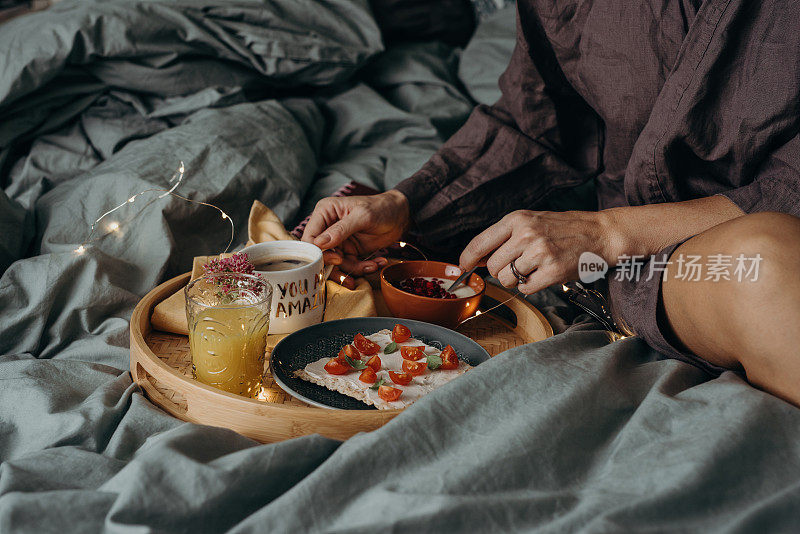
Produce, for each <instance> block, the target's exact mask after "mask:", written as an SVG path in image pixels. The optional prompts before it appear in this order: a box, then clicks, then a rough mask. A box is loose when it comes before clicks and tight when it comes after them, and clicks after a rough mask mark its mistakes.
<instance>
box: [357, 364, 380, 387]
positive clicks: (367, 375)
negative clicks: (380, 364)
mask: <svg viewBox="0 0 800 534" xmlns="http://www.w3.org/2000/svg"><path fill="white" fill-rule="evenodd" d="M358 379H359V380H361V381H362V382H365V383H367V384H374V383H375V381H376V380H377V379H378V375H376V374H375V371H374V370H373V369H372V367H367V368H366V369H364V370H363V371H361V374H360V375H358Z"/></svg>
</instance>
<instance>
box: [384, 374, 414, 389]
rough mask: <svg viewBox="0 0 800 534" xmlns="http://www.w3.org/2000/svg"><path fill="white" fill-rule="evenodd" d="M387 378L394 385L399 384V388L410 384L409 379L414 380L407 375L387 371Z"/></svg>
mask: <svg viewBox="0 0 800 534" xmlns="http://www.w3.org/2000/svg"><path fill="white" fill-rule="evenodd" d="M389 378H391V379H392V382H394V383H395V384H400V385H401V386H407V385H409V384H410V383H411V379H412V378H414V377H413V376H411V375H410V374H409V373H395V372H394V371H389Z"/></svg>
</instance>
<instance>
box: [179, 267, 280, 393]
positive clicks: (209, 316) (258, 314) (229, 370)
mask: <svg viewBox="0 0 800 534" xmlns="http://www.w3.org/2000/svg"><path fill="white" fill-rule="evenodd" d="M271 297H272V288H271V287H270V286H269V284H267V283H266V282H264V281H263V280H260V279H259V278H258V277H254V276H251V275H247V274H239V273H224V274H212V275H207V276H205V277H203V278H200V279H197V280H195V281H193V282H192V283H190V284H189V286H187V288H186V318H187V320H188V323H189V348H190V349H191V353H192V376H193V377H194V378H195V379H197V380H198V381H200V382H202V383H203V384H207V385H209V386H213V387H215V388H218V389H221V390H223V391H228V392H230V393H235V394H237V395H244V396H246V397H256V396H257V395H258V394H259V393H260V392H261V386H262V379H263V375H264V370H265V369H264V363H265V360H266V354H265V352H266V348H267V333H268V332H269V310H270V302H271Z"/></svg>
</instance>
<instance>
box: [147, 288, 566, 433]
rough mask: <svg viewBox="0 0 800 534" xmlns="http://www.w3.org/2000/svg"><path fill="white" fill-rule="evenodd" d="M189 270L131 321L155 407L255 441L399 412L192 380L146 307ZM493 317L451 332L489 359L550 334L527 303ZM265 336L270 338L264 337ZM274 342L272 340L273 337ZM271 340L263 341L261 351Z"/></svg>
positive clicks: (378, 421) (362, 423)
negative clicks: (253, 395)
mask: <svg viewBox="0 0 800 534" xmlns="http://www.w3.org/2000/svg"><path fill="white" fill-rule="evenodd" d="M189 277H190V273H186V274H184V275H181V276H177V277H175V278H173V279H172V280H168V281H167V282H164V283H163V284H161V285H160V286H158V287H156V288H155V289H153V290H152V291H150V292H149V293H148V294H147V295H145V297H144V298H143V299H142V300H141V301H140V302H139V304H137V306H136V308H135V309H134V310H133V315H132V316H131V375H132V376H133V380H134V381H135V382H136V383H137V384H138V385H139V386H140V387H141V388H142V390H144V393H145V395H146V396H147V397H148V398H149V399H150V401H152V402H153V403H154V404H156V405H157V406H159V407H161V408H162V409H164V410H165V411H166V412H168V413H170V414H172V415H173V416H175V417H177V418H178V419H182V420H184V421H189V422H192V423H200V424H205V425H211V426H218V427H224V428H229V429H231V430H234V431H236V432H239V433H240V434H243V435H245V436H248V437H250V438H253V439H255V440H257V441H260V442H262V443H271V442H275V441H282V440H285V439H291V438H296V437H299V436H303V435H306V434H321V435H323V436H326V437H329V438H334V439H341V440H344V439H347V438H349V437H351V436H353V435H354V434H356V433H358V432H368V431H370V430H375V429H376V428H379V427H380V426H382V425H383V424H385V423H387V422H388V421H389V420H391V419H392V418H393V417H394V416H396V415H397V414H398V413H400V410H363V411H361V410H326V409H323V408H315V407H312V406H309V405H307V404H305V403H303V402H300V401H298V400H296V399H295V398H294V397H291V396H290V395H288V394H287V393H285V392H284V391H283V390H282V389H280V387H278V385H277V384H276V383H275V381H274V380H273V379H272V374H271V373H270V372H269V371H268V372H267V374H266V376H265V380H264V388H263V391H262V394H261V396H260V398H259V399H249V398H246V397H241V396H239V395H234V394H232V393H227V392H224V391H220V390H218V389H215V388H212V387H210V386H206V385H205V384H201V383H200V382H197V381H196V380H193V379H192V375H191V356H190V354H189V340H188V338H187V337H186V336H182V335H178V334H171V333H167V332H160V331H158V330H154V329H153V328H152V326H151V324H150V316H151V314H152V312H153V308H155V306H156V305H157V304H158V303H159V302H161V301H162V300H164V299H166V298H167V297H169V296H171V295H172V294H174V293H175V292H176V291H178V290H179V289H180V288H182V287H183V286H185V285H186V284H187V283H188V281H189ZM509 296H510V293H508V292H506V291H505V290H504V289H502V288H499V287H496V286H493V285H489V284H487V287H486V297H488V298H489V299H494V300H495V301H497V302H502V301H504V300H506V299H507V298H508V297H509ZM375 297H376V304H377V308H378V313H379V315H386V316H389V313H388V312H387V310H386V307H385V305H384V304H383V299H382V297H381V294H380V290H377V291H376V292H375ZM498 311H500V312H501V313H500V314H499V315H495V313H486V314H482V315H481V316H480V317H477V318H475V319H473V320H471V321H468V322H467V323H465V324H463V325H462V326H461V327H459V329H458V330H459V332H461V333H462V334H464V335H467V336H469V337H471V338H472V339H474V340H475V341H477V342H478V343H479V344H480V345H481V346H483V347H484V348H485V349H486V351H487V352H488V353H489V354H490V355H492V356H494V355H496V354H499V353H501V352H503V351H505V350H507V349H510V348H512V347H516V346H518V345H523V344H525V343H532V342H534V341H540V340H542V339H545V338H548V337H550V336H552V335H553V329H552V328H551V326H550V324H549V323H548V322H547V320H546V319H545V318H544V316H543V315H542V314H541V313H540V312H539V310H537V309H536V308H535V307H533V306H532V305H531V304H529V303H528V302H526V301H524V300H522V299H513V300H511V301H509V302H508V303H507V304H506V305H504V306H503V307H501V308H499V309H498ZM270 337H272V336H270ZM278 339H280V337H278ZM276 342H277V339H276V340H271V342H270V343H268V350H271V348H272V347H274V345H275V343H276Z"/></svg>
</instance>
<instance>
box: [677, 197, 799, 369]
mask: <svg viewBox="0 0 800 534" xmlns="http://www.w3.org/2000/svg"><path fill="white" fill-rule="evenodd" d="M691 260H694V261H695V262H696V263H699V264H700V267H699V269H697V270H696V271H695V275H694V276H686V275H687V274H690V275H691V272H690V270H689V269H688V268H687V265H688V263H689V261H691ZM670 261H671V265H670V267H669V270H668V272H667V274H666V275H665V277H664V279H663V285H662V295H663V303H664V309H665V312H666V315H667V319H668V321H669V324H670V326H671V328H672V331H673V333H674V334H675V335H676V336H677V338H678V339H679V340H680V341H681V342H683V343H684V345H686V346H687V348H689V349H690V350H692V351H693V352H695V353H696V354H698V355H699V356H702V357H705V358H706V359H709V360H710V361H712V363H716V364H718V365H723V366H725V367H731V366H734V365H735V364H736V362H740V363H744V361H743V360H744V359H745V358H743V357H746V355H747V354H748V353H750V352H752V351H753V350H756V349H757V347H758V346H759V343H760V340H759V339H757V338H760V337H761V336H763V335H764V330H763V328H768V327H769V324H768V323H769V321H772V320H774V316H775V315H774V314H775V313H781V311H782V310H784V311H785V310H787V309H790V308H791V309H794V308H797V306H798V302H800V300H798V298H799V297H800V276H798V271H800V218H797V217H794V216H792V215H786V214H782V213H758V214H753V215H745V216H742V217H739V218H737V219H733V220H731V221H728V222H726V223H723V224H720V225H718V226H715V227H714V228H711V229H709V230H707V231H706V232H703V233H702V234H699V235H697V236H695V237H694V238H692V239H690V240H688V241H687V242H686V243H684V244H682V245H681V246H680V247H678V249H676V250H675V252H674V253H673V255H672V257H671V258H670Z"/></svg>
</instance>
